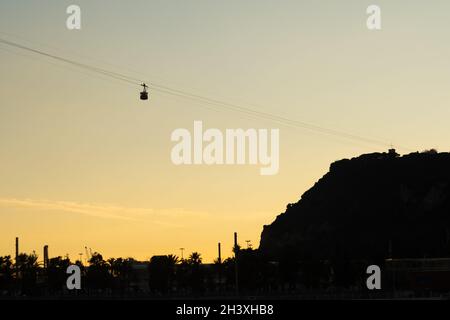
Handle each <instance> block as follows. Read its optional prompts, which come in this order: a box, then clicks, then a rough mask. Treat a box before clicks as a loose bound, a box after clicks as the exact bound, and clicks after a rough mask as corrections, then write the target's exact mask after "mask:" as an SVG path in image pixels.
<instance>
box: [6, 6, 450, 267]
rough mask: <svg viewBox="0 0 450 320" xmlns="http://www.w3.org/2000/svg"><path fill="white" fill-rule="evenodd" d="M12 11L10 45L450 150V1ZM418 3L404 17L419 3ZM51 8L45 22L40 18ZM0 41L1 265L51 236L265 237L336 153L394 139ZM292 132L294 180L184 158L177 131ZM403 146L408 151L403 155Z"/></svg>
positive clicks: (69, 239)
mask: <svg viewBox="0 0 450 320" xmlns="http://www.w3.org/2000/svg"><path fill="white" fill-rule="evenodd" d="M378 3H379V4H380V6H381V8H382V17H383V29H382V30H381V31H376V32H373V31H372V32H371V31H368V30H367V29H366V26H365V19H366V14H365V8H366V7H367V6H368V5H369V4H371V3H369V2H367V1H345V2H339V3H337V2H336V1H323V2H321V4H317V3H316V1H281V2H279V1H263V2H261V1H246V2H245V3H243V2H242V1H226V2H225V1H208V2H182V3H180V2H173V1H135V2H133V5H130V4H128V3H126V2H120V1H79V3H78V4H79V5H80V7H81V9H82V30H80V31H69V30H67V29H66V28H65V18H66V14H65V8H66V7H67V6H68V5H69V4H70V3H69V2H68V1H60V2H58V4H55V2H54V1H28V2H26V3H22V2H21V3H18V2H9V3H7V4H6V3H2V4H1V10H0V32H1V33H0V38H4V39H9V40H14V41H17V42H20V43H23V44H26V45H29V46H32V47H34V48H39V49H41V50H45V51H48V52H52V53H54V54H58V55H61V56H64V57H68V58H70V59H74V60H77V61H80V62H83V63H88V64H91V65H94V66H98V67H101V68H106V69H109V70H113V71H117V72H120V73H124V74H127V75H130V76H133V77H136V78H138V79H150V80H152V81H156V82H159V83H162V84H165V85H168V86H171V87H172V88H177V89H181V90H185V91H188V92H192V93H195V94H201V95H205V96H208V97H212V98H215V99H219V100H223V101H227V102H230V103H238V104H241V105H245V106H248V107H249V108H252V109H255V110H259V111H263V112H269V113H272V114H276V115H279V116H282V117H287V118H289V119H295V120H299V121H304V122H308V123H313V124H316V125H320V126H323V127H326V128H332V129H335V130H340V131H344V132H349V133H352V134H357V135H362V136H365V137H369V138H374V139H379V140H382V141H386V143H387V144H389V143H392V144H394V145H398V146H407V147H408V148H410V149H412V150H423V149H427V148H437V149H438V150H440V151H444V150H448V141H449V138H450V134H449V130H448V118H449V115H450V111H449V110H450V109H449V108H448V101H450V99H449V98H450V97H449V96H450V91H449V90H448V83H449V81H450V74H449V73H448V70H449V69H448V67H449V61H448V56H449V53H450V44H449V43H448V41H446V39H448V33H449V31H448V30H450V28H449V27H450V26H449V23H450V22H449V21H450V20H448V19H447V16H446V14H445V12H449V10H450V3H447V2H440V3H438V4H435V5H433V6H431V5H427V4H426V3H425V2H420V3H419V2H418V1H417V2H415V1H408V2H406V1H396V2H395V3H392V1H378ZM405 6H407V7H408V10H405ZM38 13H39V14H38ZM139 90H140V88H139V87H136V86H133V85H128V84H124V83H122V82H120V81H115V80H112V79H110V78H108V77H104V76H99V75H97V74H92V73H89V72H86V71H84V70H80V69H77V68H76V67H72V66H71V67H68V66H67V65H65V64H63V63H59V62H55V61H52V60H49V59H46V58H44V57H39V56H36V55H33V54H30V53H26V52H22V51H20V50H18V49H11V48H7V47H5V46H3V45H0V97H1V98H0V99H1V100H0V159H1V165H0V181H1V183H0V219H1V226H2V232H0V255H2V254H12V253H13V252H14V238H15V237H16V236H19V237H20V238H21V249H22V250H21V251H25V252H31V251H32V250H36V252H37V253H39V254H40V253H41V251H42V247H43V246H44V245H45V244H48V245H49V247H50V255H52V256H53V255H65V254H66V253H68V254H69V255H70V256H71V257H72V258H73V259H75V258H77V257H78V253H82V252H84V247H85V246H88V247H91V248H92V249H93V250H94V251H99V252H101V253H102V254H103V255H104V256H106V257H110V256H133V257H135V258H138V259H148V258H149V257H150V256H151V255H154V254H168V253H175V254H180V250H179V248H180V247H184V248H186V249H185V253H186V254H187V253H189V252H192V251H199V252H201V253H202V254H203V256H204V258H205V261H212V260H213V258H215V256H216V248H217V242H219V241H220V242H222V247H223V248H224V256H227V255H231V247H232V240H233V232H234V231H237V232H238V233H239V239H240V243H241V245H245V240H251V241H252V243H253V244H254V246H257V245H258V243H259V237H260V233H261V231H262V227H263V225H264V224H269V223H271V222H272V221H273V220H274V218H275V217H276V216H277V215H278V214H280V213H281V212H283V211H284V209H285V207H286V205H287V204H288V203H290V202H296V201H298V199H299V198H300V196H301V194H302V193H303V192H304V191H306V190H307V189H308V188H309V187H311V186H312V185H313V184H314V182H315V181H317V180H318V179H319V178H320V177H321V176H322V175H323V174H324V173H326V172H327V170H328V168H329V164H330V163H331V162H333V161H335V160H337V159H341V158H349V157H353V156H357V155H359V154H361V153H367V152H373V151H383V150H384V149H387V147H386V148H384V147H380V146H374V145H371V144H367V143H362V142H359V141H354V140H349V139H344V138H340V137H335V136H329V135H325V134H320V133H317V132H314V131H308V130H305V129H301V128H292V127H288V126H283V125H281V124H279V123H276V122H272V121H269V120H262V119H255V118H245V117H243V116H242V115H241V114H238V113H234V112H230V111H227V110H222V111H214V110H210V109H207V108H205V107H204V106H203V105H201V104H199V103H198V102H196V101H193V100H189V99H183V98H180V97H175V96H171V95H166V94H162V93H157V92H152V91H151V94H150V96H151V98H150V100H149V101H147V102H142V101H140V100H139V99H138V92H139ZM194 120H201V121H203V123H204V126H206V127H208V128H218V129H220V130H225V129H227V128H244V129H246V128H257V129H258V128H267V129H271V128H279V129H280V170H279V173H278V174H277V175H275V176H261V175H260V174H259V166H251V165H236V166H207V165H199V166H175V165H173V164H172V162H171V160H170V151H171V148H172V147H173V145H174V143H173V142H172V141H170V134H171V132H172V131H173V130H175V129H177V128H187V129H189V130H192V126H193V121H194ZM398 151H399V152H401V153H404V152H406V151H405V150H398Z"/></svg>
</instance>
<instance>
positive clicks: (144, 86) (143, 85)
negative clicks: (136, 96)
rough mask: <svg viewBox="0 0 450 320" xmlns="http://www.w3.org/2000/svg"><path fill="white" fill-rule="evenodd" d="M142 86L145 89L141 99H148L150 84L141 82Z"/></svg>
mask: <svg viewBox="0 0 450 320" xmlns="http://www.w3.org/2000/svg"><path fill="white" fill-rule="evenodd" d="M141 86H142V87H143V88H144V91H142V92H141V100H148V92H147V88H148V86H147V85H146V84H145V83H143V84H141Z"/></svg>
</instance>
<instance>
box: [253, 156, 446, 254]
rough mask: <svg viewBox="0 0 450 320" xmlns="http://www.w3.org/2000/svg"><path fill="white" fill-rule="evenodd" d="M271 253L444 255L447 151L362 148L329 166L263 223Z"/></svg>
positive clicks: (264, 243) (265, 250)
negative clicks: (293, 200)
mask: <svg viewBox="0 0 450 320" xmlns="http://www.w3.org/2000/svg"><path fill="white" fill-rule="evenodd" d="M260 251H261V253H262V254H264V255H265V256H267V257H268V258H270V259H275V260H282V258H283V257H285V256H290V257H295V258H297V259H299V260H301V259H305V258H308V259H319V260H332V259H335V258H344V257H345V259H360V260H366V261H370V260H381V259H385V258H389V257H394V258H423V257H428V258H432V257H449V256H450V153H437V152H436V151H435V150H430V151H426V152H422V153H418V152H416V153H411V154H408V155H404V156H399V155H398V154H397V153H395V150H390V151H389V152H388V153H372V154H364V155H361V156H359V157H356V158H353V159H350V160H349V159H344V160H340V161H336V162H334V163H332V164H331V166H330V170H329V172H328V173H326V174H325V175H324V176H323V177H322V178H321V179H320V180H319V181H318V182H316V183H315V185H314V186H313V187H312V188H311V189H309V190H308V191H306V192H305V193H304V194H303V195H302V197H301V199H300V200H299V201H298V202H297V203H294V204H289V205H288V206H287V209H286V212H284V213H282V214H280V215H279V216H278V217H277V218H276V220H275V221H274V222H273V223H272V224H271V225H269V226H264V230H263V232H262V235H261V242H260Z"/></svg>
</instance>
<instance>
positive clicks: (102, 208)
mask: <svg viewBox="0 0 450 320" xmlns="http://www.w3.org/2000/svg"><path fill="white" fill-rule="evenodd" d="M0 207H8V208H25V209H32V210H43V211H61V212H70V213H78V214H84V215H89V216H93V217H99V218H107V219H119V220H129V221H144V220H150V221H151V222H153V223H156V224H161V225H165V226H176V227H180V224H178V223H173V222H169V221H163V220H178V219H180V218H207V217H208V216H210V215H208V214H205V213H198V212H192V211H188V210H185V209H182V208H170V209H160V210H157V209H153V208H135V207H124V206H117V205H110V204H90V203H79V202H73V201H54V200H36V199H17V198H0ZM177 222H178V221H177Z"/></svg>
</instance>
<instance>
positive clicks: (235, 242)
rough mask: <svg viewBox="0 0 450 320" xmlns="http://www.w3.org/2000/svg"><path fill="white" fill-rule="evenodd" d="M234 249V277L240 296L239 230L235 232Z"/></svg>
mask: <svg viewBox="0 0 450 320" xmlns="http://www.w3.org/2000/svg"><path fill="white" fill-rule="evenodd" d="M233 251H234V278H235V287H236V295H237V296H239V274H238V273H239V272H238V256H239V246H238V238H237V232H235V233H234V248H233Z"/></svg>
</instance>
